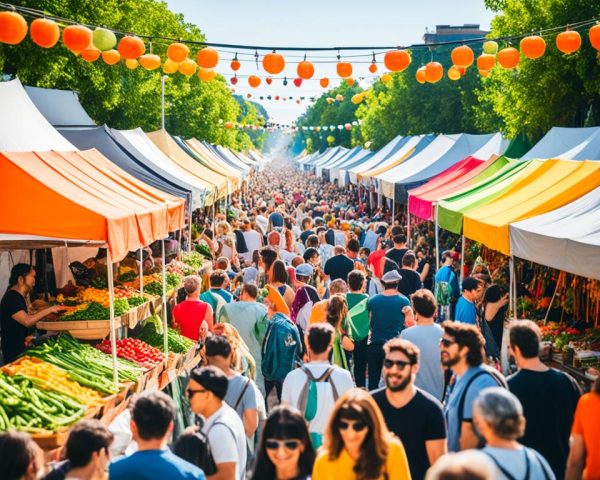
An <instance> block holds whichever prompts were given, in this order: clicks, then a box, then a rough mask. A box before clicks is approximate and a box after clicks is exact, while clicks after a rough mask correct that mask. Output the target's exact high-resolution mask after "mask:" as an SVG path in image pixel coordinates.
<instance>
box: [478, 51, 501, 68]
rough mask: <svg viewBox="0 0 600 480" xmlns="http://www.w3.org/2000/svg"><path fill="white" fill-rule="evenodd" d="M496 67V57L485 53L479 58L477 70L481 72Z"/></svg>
mask: <svg viewBox="0 0 600 480" xmlns="http://www.w3.org/2000/svg"><path fill="white" fill-rule="evenodd" d="M495 66H496V56H495V55H490V54H487V53H483V54H481V55H479V56H478V57H477V68H478V69H479V70H491V69H492V68H494V67H495Z"/></svg>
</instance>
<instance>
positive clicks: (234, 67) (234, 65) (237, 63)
mask: <svg viewBox="0 0 600 480" xmlns="http://www.w3.org/2000/svg"><path fill="white" fill-rule="evenodd" d="M241 66H242V64H241V63H240V61H239V60H238V59H237V57H235V58H234V59H233V60H232V61H231V69H232V70H233V71H234V72H237V71H238V70H239V69H240V67H241Z"/></svg>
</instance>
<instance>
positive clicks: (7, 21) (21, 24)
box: [0, 12, 87, 47]
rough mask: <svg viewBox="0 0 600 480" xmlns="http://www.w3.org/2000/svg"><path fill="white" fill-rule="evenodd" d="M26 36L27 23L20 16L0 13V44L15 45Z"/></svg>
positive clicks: (11, 13) (14, 13)
mask: <svg viewBox="0 0 600 480" xmlns="http://www.w3.org/2000/svg"><path fill="white" fill-rule="evenodd" d="M26 35H27V22H26V21H25V19H24V18H23V16H22V15H19V14H18V13H17V12H0V43H8V44H9V45H17V44H19V43H21V42H22V41H23V39H24V38H25V36H26ZM86 47H87V45H86Z"/></svg>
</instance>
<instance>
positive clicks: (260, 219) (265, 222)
mask: <svg viewBox="0 0 600 480" xmlns="http://www.w3.org/2000/svg"><path fill="white" fill-rule="evenodd" d="M256 225H257V226H258V228H260V229H261V230H262V232H263V235H266V234H267V230H268V228H269V219H268V218H267V217H265V216H264V215H257V216H256Z"/></svg>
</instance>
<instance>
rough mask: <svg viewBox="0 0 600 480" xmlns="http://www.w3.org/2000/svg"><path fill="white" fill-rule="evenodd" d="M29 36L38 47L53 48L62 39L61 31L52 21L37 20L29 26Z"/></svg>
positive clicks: (45, 19)
mask: <svg viewBox="0 0 600 480" xmlns="http://www.w3.org/2000/svg"><path fill="white" fill-rule="evenodd" d="M29 36H30V37H31V41H32V42H33V43H35V44H36V45H37V46H38V47H42V48H52V47H53V46H54V45H56V42H58V39H59V38H60V29H59V28H58V25H57V24H56V22H54V21H52V20H48V19H47V18H37V19H35V20H34V21H33V22H31V25H30V26H29Z"/></svg>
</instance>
